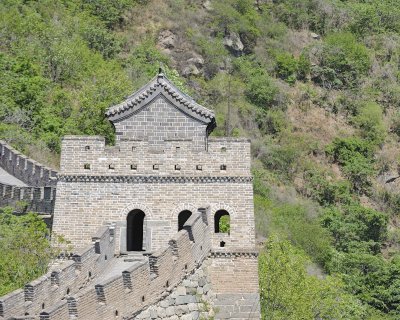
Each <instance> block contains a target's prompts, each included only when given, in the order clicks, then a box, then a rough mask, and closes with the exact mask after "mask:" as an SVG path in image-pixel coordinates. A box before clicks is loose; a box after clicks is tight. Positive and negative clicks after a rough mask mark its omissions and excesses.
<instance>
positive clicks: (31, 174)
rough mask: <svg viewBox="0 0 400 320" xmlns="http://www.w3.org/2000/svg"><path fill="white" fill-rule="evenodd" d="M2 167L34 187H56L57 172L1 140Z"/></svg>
mask: <svg viewBox="0 0 400 320" xmlns="http://www.w3.org/2000/svg"><path fill="white" fill-rule="evenodd" d="M0 167H1V168H3V169H4V170H6V171H7V172H8V173H9V174H11V175H13V176H14V177H16V178H17V179H19V180H21V181H23V182H24V183H25V184H27V185H28V186H32V187H55V186H56V184H57V174H58V173H57V171H55V170H53V169H51V168H49V167H46V166H44V165H43V164H40V163H38V162H37V161H35V160H33V159H30V158H28V157H27V156H25V155H23V154H21V153H20V152H19V151H17V150H15V149H14V148H13V147H11V146H10V145H8V144H7V143H6V142H5V141H3V140H0Z"/></svg>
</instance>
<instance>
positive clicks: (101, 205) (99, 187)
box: [53, 72, 258, 319]
mask: <svg viewBox="0 0 400 320" xmlns="http://www.w3.org/2000/svg"><path fill="white" fill-rule="evenodd" d="M106 116H107V117H108V119H109V120H110V121H111V122H112V123H113V125H114V127H115V131H116V144H115V146H106V145H105V140H104V138H103V137H100V136H66V137H64V139H63V142H62V150H61V168H60V173H59V181H58V184H57V196H56V203H55V209H54V222H53V230H54V231H55V232H56V233H57V234H63V235H64V236H65V237H66V238H67V239H68V240H70V241H71V242H72V244H73V245H74V246H75V247H76V248H77V247H83V246H85V245H87V243H90V241H91V236H92V235H93V234H94V233H95V232H96V230H97V229H98V228H99V227H101V226H104V225H110V224H113V225H114V226H115V234H114V236H115V238H116V249H115V254H116V255H120V254H126V253H129V252H132V251H140V252H145V253H151V252H154V251H155V250H158V249H160V248H162V246H163V245H165V242H166V241H167V240H168V239H170V238H171V237H172V236H173V235H174V234H176V233H177V232H178V231H179V230H180V229H182V228H183V226H184V224H185V222H186V220H187V219H189V217H190V216H191V215H192V214H194V213H196V212H197V211H198V209H199V208H208V211H207V212H209V215H210V216H209V217H208V221H210V226H209V228H210V230H211V232H210V237H211V241H212V242H211V243H212V245H211V247H212V249H211V251H210V259H211V260H210V261H211V262H210V274H211V279H212V285H213V290H214V292H215V293H216V294H217V301H220V302H221V312H222V313H221V314H222V315H221V316H220V318H224V316H223V315H224V312H225V311H226V312H225V316H226V317H225V318H230V317H232V315H233V314H235V312H236V314H239V316H238V317H235V318H238V319H241V318H243V319H244V318H246V319H247V316H245V314H246V312H245V311H243V315H242V317H241V316H240V314H242V311H240V310H239V309H240V308H239V306H240V305H243V301H244V302H245V304H244V305H246V306H253V307H254V306H255V307H257V305H258V276H257V258H256V256H257V255H256V253H255V230H254V208H253V186H252V177H251V172H250V160H251V159H250V142H249V141H248V140H247V139H237V138H210V137H209V135H210V133H211V132H212V130H213V129H214V128H215V126H216V122H215V116H214V113H213V112H212V111H210V110H208V109H206V108H205V107H203V106H201V105H199V104H197V103H196V102H195V101H193V99H192V98H190V97H189V96H187V95H186V94H184V93H183V92H182V91H180V90H179V89H178V88H177V87H176V86H174V85H173V84H172V83H171V82H170V81H169V80H168V79H167V78H166V77H165V75H164V74H163V73H161V72H160V73H159V74H158V75H157V76H156V77H155V78H153V79H152V80H151V81H150V82H149V83H148V84H147V85H145V86H144V87H143V88H141V89H140V90H138V91H137V92H135V93H134V94H132V95H130V96H128V97H127V98H126V99H125V100H124V101H123V102H122V103H120V104H118V105H116V106H113V107H111V108H109V109H108V111H107V112H106ZM221 220H224V221H226V222H225V225H224V226H222V225H221ZM227 224H228V225H230V226H229V227H227ZM217 304H218V303H217ZM231 307H232V308H231ZM235 307H238V308H239V309H237V310H239V311H233V310H236V309H234V308H235ZM230 308H231V309H230ZM229 310H231V311H229ZM232 312H233V313H232ZM247 314H248V313H247ZM252 319H253V318H252Z"/></svg>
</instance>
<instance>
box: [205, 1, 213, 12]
mask: <svg viewBox="0 0 400 320" xmlns="http://www.w3.org/2000/svg"><path fill="white" fill-rule="evenodd" d="M203 8H204V9H206V10H207V11H212V10H213V7H212V4H211V1H210V0H206V1H204V2H203Z"/></svg>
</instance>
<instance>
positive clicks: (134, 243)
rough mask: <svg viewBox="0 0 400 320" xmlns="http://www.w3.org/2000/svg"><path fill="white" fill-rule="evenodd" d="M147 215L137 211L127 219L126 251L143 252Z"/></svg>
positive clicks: (133, 211)
mask: <svg viewBox="0 0 400 320" xmlns="http://www.w3.org/2000/svg"><path fill="white" fill-rule="evenodd" d="M144 217H145V214H144V212H143V211H142V210H139V209H135V210H132V211H131V212H129V214H128V216H127V218H126V249H127V251H143V222H144Z"/></svg>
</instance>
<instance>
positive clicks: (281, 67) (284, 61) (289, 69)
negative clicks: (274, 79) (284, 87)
mask: <svg viewBox="0 0 400 320" xmlns="http://www.w3.org/2000/svg"><path fill="white" fill-rule="evenodd" d="M275 61H276V68H275V71H276V73H277V74H278V76H279V77H280V78H281V79H282V80H285V81H286V82H288V83H290V84H293V83H294V82H295V81H296V78H297V71H298V68H299V63H298V61H297V60H296V58H295V57H294V56H293V55H291V54H289V53H287V52H279V53H276V54H275Z"/></svg>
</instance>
